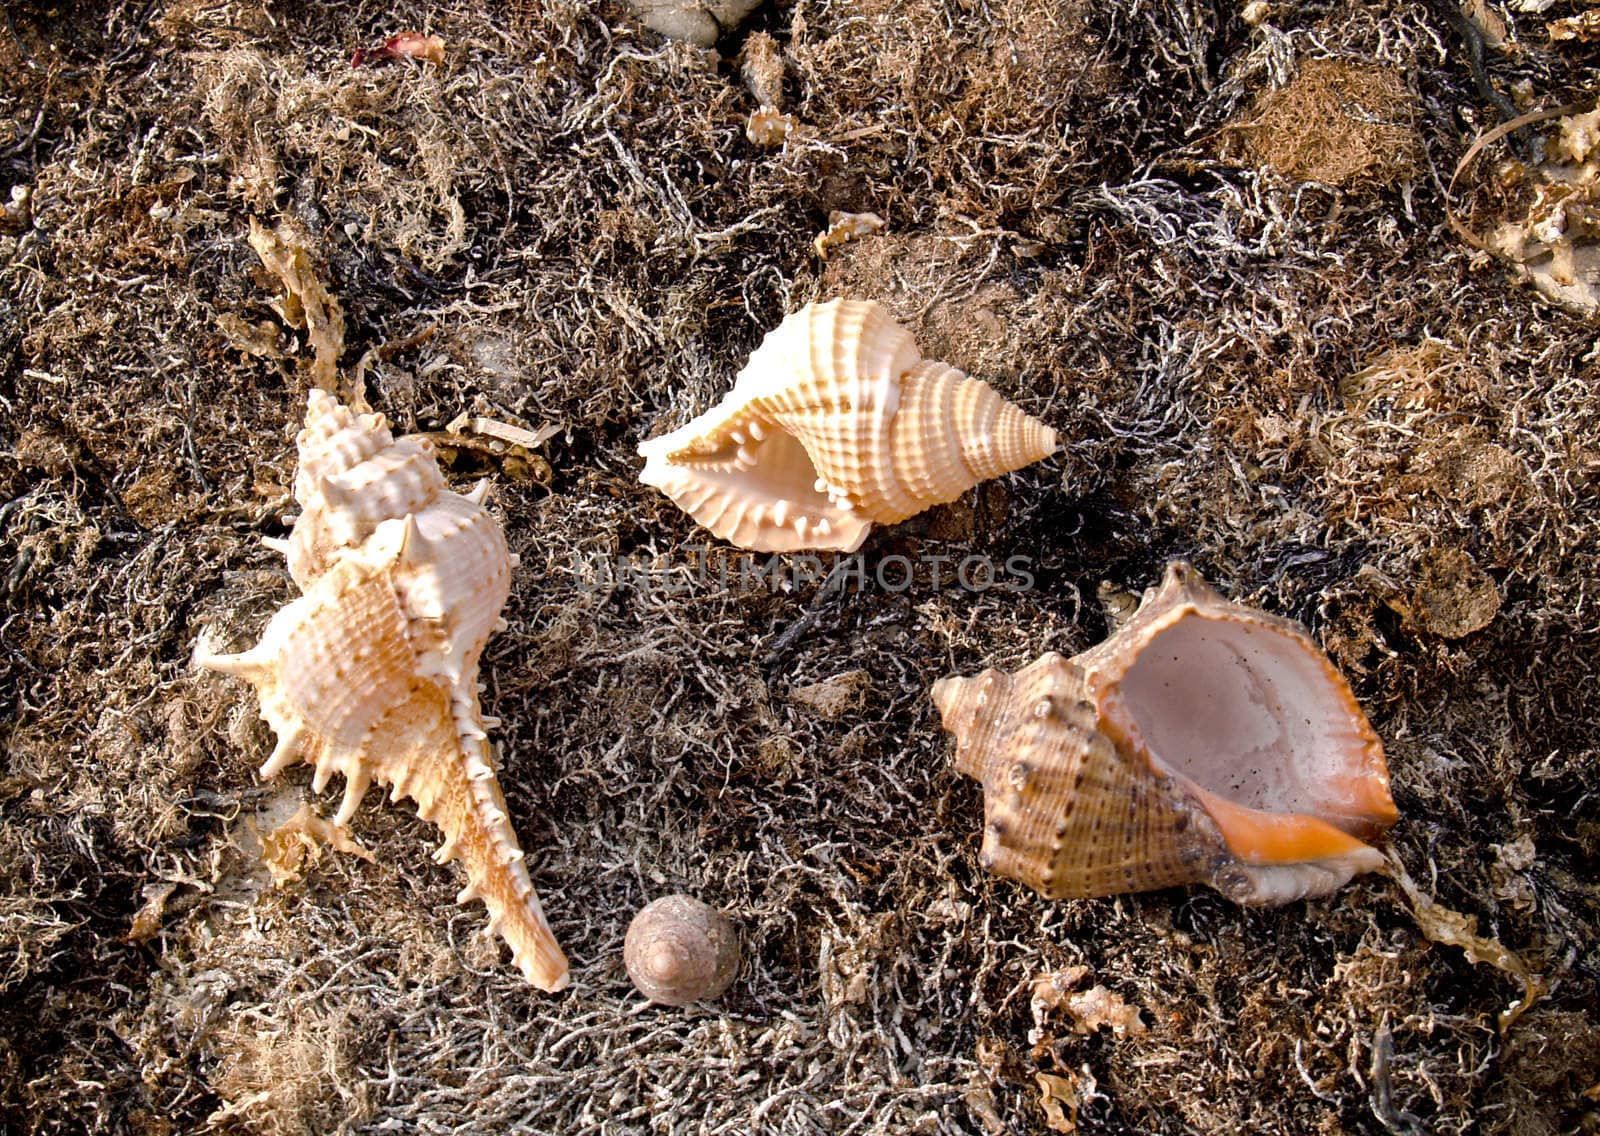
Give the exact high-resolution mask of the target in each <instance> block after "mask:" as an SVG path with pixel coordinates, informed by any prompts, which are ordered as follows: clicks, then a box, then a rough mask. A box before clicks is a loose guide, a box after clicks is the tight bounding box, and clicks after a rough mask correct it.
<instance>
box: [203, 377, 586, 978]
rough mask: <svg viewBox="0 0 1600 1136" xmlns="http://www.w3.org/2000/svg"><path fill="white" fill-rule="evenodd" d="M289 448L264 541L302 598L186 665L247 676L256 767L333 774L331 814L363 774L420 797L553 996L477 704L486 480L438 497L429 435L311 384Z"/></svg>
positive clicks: (464, 895) (551, 944)
mask: <svg viewBox="0 0 1600 1136" xmlns="http://www.w3.org/2000/svg"><path fill="white" fill-rule="evenodd" d="M299 447H300V467H299V470H298V473H297V476H296V479H295V496H296V498H297V499H298V501H299V503H300V505H301V507H302V509H303V512H302V513H301V515H300V518H299V520H297V521H296V522H295V526H294V530H293V532H292V533H291V534H290V537H289V539H288V540H287V541H286V542H278V543H277V544H276V545H275V547H278V548H280V549H281V550H282V551H284V553H285V554H286V556H287V558H288V561H289V567H290V572H291V574H292V575H293V576H294V578H295V581H296V582H297V583H298V584H299V585H300V587H301V588H302V589H303V591H304V594H303V595H301V596H300V598H298V599H296V600H294V601H293V602H291V603H290V604H288V605H287V606H285V607H284V608H282V609H281V610H280V611H278V612H277V614H275V615H274V616H273V617H272V619H271V620H270V621H269V622H268V624H267V627H266V630H265V631H264V632H263V634H262V636H261V641H260V642H259V643H257V644H256V645H255V646H254V647H253V648H251V649H250V650H248V651H245V652H242V653H240V654H233V655H223V654H213V653H211V652H210V651H208V650H207V649H205V648H204V647H203V646H199V645H197V647H196V651H195V661H196V663H198V664H199V665H200V666H202V667H206V668H208V669H211V670H216V671H223V672H225V673H228V674H234V675H238V676H240V677H242V678H245V679H247V680H249V681H250V683H251V684H252V685H254V686H255V688H256V692H257V695H258V696H259V698H260V703H261V716H262V717H263V718H264V719H266V721H267V722H268V723H269V724H271V726H272V728H273V730H274V731H275V732H276V734H277V736H278V744H277V748H276V749H275V750H274V751H273V753H272V756H271V758H269V759H268V760H267V763H266V764H265V765H264V766H262V769H261V775H262V776H263V777H271V776H274V775H276V774H277V773H279V772H281V771H282V770H284V769H286V768H287V767H288V766H290V765H291V764H293V763H295V762H296V761H305V762H307V763H309V764H312V765H314V766H316V770H317V771H316V776H315V778H314V779H313V785H314V787H315V788H316V790H317V791H318V792H321V791H322V789H323V788H324V787H325V786H326V785H327V783H328V781H329V779H330V778H331V777H332V776H333V774H335V773H340V774H343V775H344V778H345V795H344V802H343V804H342V805H341V806H340V808H339V813H338V816H337V817H336V818H335V820H336V823H338V824H345V823H348V822H349V820H350V818H351V817H352V816H354V815H355V811H356V809H357V807H358V806H359V805H360V803H361V800H362V797H363V796H364V795H365V793H366V791H367V788H368V787H369V786H370V785H371V784H372V783H373V782H377V783H378V784H379V785H381V786H385V787H387V788H388V789H389V790H390V796H391V799H393V800H398V799H399V798H401V797H410V798H411V799H412V800H414V801H416V803H417V812H418V813H419V814H420V815H421V816H422V817H423V818H424V819H426V820H429V821H432V822H433V823H434V824H436V825H438V827H439V828H440V829H442V830H443V831H444V834H445V842H444V845H443V847H441V848H440V849H439V851H438V853H437V854H436V856H435V858H436V859H437V860H439V861H440V862H441V863H443V862H447V861H449V860H452V859H460V860H461V861H462V863H463V865H464V866H465V868H466V872H467V886H466V888H465V889H463V890H462V892H461V895H460V897H459V900H460V902H462V903H465V902H467V901H468V900H470V899H473V898H479V899H482V900H483V901H484V904H485V905H486V906H487V907H488V909H489V930H490V932H491V933H495V934H499V935H500V936H501V937H502V938H504V939H505V941H506V943H507V944H508V945H509V946H510V947H511V955H512V960H513V961H514V962H515V963H516V964H517V966H518V967H520V968H521V970H522V973H523V974H524V975H525V976H526V977H527V979H528V981H529V982H532V983H533V984H534V985H536V986H538V987H540V988H541V989H544V990H560V989H562V988H563V987H565V986H566V985H567V982H568V972H567V960H566V958H565V956H563V955H562V953H561V948H560V947H559V946H557V945H556V941H555V939H554V937H553V936H552V935H551V933H550V928H549V926H548V925H547V924H546V923H545V918H544V912H543V910H542V909H541V908H540V905H539V898H538V896H537V895H536V894H535V893H534V890H533V882H532V880H531V879H529V877H528V871H527V868H526V867H525V866H524V864H523V852H522V848H521V846H520V845H519V844H518V843H517V836H516V833H515V832H514V831H513V830H512V828H511V822H510V820H509V818H508V815H507V810H506V802H505V798H504V797H503V796H502V795H501V792H500V785H499V782H498V781H497V779H496V776H495V767H494V759H493V754H492V752H491V750H490V747H489V743H488V738H487V730H488V728H489V727H490V726H491V725H493V724H494V723H492V722H491V721H489V720H487V719H485V718H484V716H483V714H482V711H481V710H480V708H479V705H478V685H477V675H478V659H479V656H480V655H481V654H482V652H483V648H484V644H485V643H486V642H487V641H488V638H489V635H490V634H491V633H492V632H493V631H494V630H495V629H496V627H497V625H498V624H499V621H500V609H501V607H503V606H504V604H505V601H506V597H507V594H508V592H509V589H510V582H511V568H512V566H513V559H512V557H511V556H510V554H509V553H508V551H507V549H506V544H505V537H504V535H503V534H502V532H501V530H500V526H499V524H498V523H497V522H496V521H495V519H494V518H493V517H492V516H491V515H490V514H489V513H488V511H487V510H485V509H484V508H483V506H482V504H481V501H482V496H483V489H484V488H486V487H480V489H479V490H478V491H477V492H476V493H475V494H473V495H472V496H461V495H459V494H455V493H451V492H450V491H449V490H447V489H446V488H445V486H444V479H443V477H442V476H440V473H439V469H438V466H437V464H436V463H435V462H434V459H433V455H432V452H431V450H430V449H429V447H428V444H427V443H426V442H423V441H420V440H418V439H408V438H402V439H399V440H396V439H394V438H393V437H392V436H391V435H390V433H389V430H388V428H387V427H386V426H385V424H384V422H383V419H382V418H381V416H378V415H371V414H363V415H357V414H353V413H352V412H351V411H350V410H348V409H347V408H346V407H344V406H341V405H340V404H339V403H338V402H337V401H336V400H335V399H334V398H333V397H332V396H331V395H328V394H326V393H324V392H322V391H320V390H314V391H312V392H311V398H310V405H309V406H308V408H307V411H306V425H305V429H304V430H302V431H301V433H300V438H299Z"/></svg>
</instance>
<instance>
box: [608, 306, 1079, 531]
mask: <svg viewBox="0 0 1600 1136" xmlns="http://www.w3.org/2000/svg"><path fill="white" fill-rule="evenodd" d="M1055 448H1056V434H1055V431H1054V430H1052V429H1050V428H1049V427H1048V426H1046V425H1044V423H1042V422H1040V421H1038V420H1037V419H1035V418H1031V417H1029V416H1028V415H1027V414H1024V413H1023V412H1022V410H1021V409H1020V408H1018V407H1016V406H1014V405H1012V404H1011V403H1009V402H1007V401H1006V400H1005V399H1003V398H1001V397H1000V395H998V394H997V393H996V392H995V391H994V389H993V388H992V387H990V386H989V385H988V384H987V383H985V382H983V381H981V380H979V379H972V378H968V377H967V376H966V375H964V374H963V373H962V372H960V371H958V370H956V369H955V368H954V367H950V366H947V365H946V364H944V363H938V362H934V361H933V360H926V359H923V358H922V357H921V355H920V354H919V353H918V351H917V348H916V344H915V343H913V342H912V339H911V333H910V332H908V331H906V329H905V328H903V327H901V326H900V325H899V324H897V323H895V322H894V321H893V320H892V319H890V318H889V314H888V312H886V311H885V310H884V309H883V308H882V307H880V306H879V305H878V304H876V303H872V302H870V301H856V300H831V301H829V302H827V303H823V304H810V305H808V306H806V307H804V308H802V309H801V310H800V311H798V312H796V313H795V314H794V315H792V316H790V317H789V318H788V319H786V320H784V321H783V323H781V324H780V325H778V327H777V328H776V329H775V330H774V331H772V332H771V333H770V334H769V335H768V336H767V337H766V339H765V340H764V341H763V342H762V344H761V346H760V347H759V348H758V349H757V350H756V352H755V354H753V355H751V356H750V361H749V362H748V363H747V364H746V365H745V367H744V369H743V370H742V371H740V372H739V377H738V379H737V380H736V381H735V383H734V387H733V390H732V391H731V392H730V393H729V394H728V396H727V397H726V398H724V399H723V400H722V402H721V403H719V404H718V405H717V406H715V407H713V408H712V409H711V410H709V411H707V412H706V413H704V414H702V415H700V417H698V418H696V419H695V420H694V421H692V422H690V423H688V424H687V425H685V426H683V427H681V428H680V429H678V430H675V431H673V432H672V433H670V434H665V435H662V436H661V437H658V438H652V439H651V440H650V441H648V442H645V443H643V444H642V445H641V446H640V447H639V453H640V454H641V455H643V456H644V459H645V466H644V471H643V472H642V473H641V474H640V475H639V476H640V480H642V481H643V482H644V483H645V484H646V485H653V486H655V487H656V488H658V489H660V490H661V491H662V492H664V493H666V494H667V496H669V497H671V498H672V500H673V501H674V502H676V503H677V504H678V506H679V507H680V508H682V509H683V510H684V511H686V512H687V513H689V514H690V515H691V516H693V517H694V519H695V520H697V521H699V522H700V523H701V524H702V525H704V526H705V527H706V528H708V529H710V530H711V531H712V532H713V533H714V534H715V535H717V536H719V537H721V538H722V539H724V540H727V541H730V542H732V543H733V544H736V545H739V546H740V547H742V548H748V549H753V550H756V551H761V552H783V551H790V550H794V549H800V548H817V549H833V550H837V551H841V552H854V551H855V550H856V549H857V548H860V547H861V543H862V541H864V540H865V539H866V537H867V532H868V530H869V529H870V528H871V527H872V525H873V524H874V523H883V524H891V523H894V522H897V521H903V520H905V519H906V518H907V517H909V516H912V515H913V514H915V513H920V512H922V511H923V510H924V509H927V508H929V507H931V506H933V505H938V504H942V503H944V502H946V501H954V500H955V499H956V498H957V497H959V496H961V494H963V493H965V492H966V491H967V490H968V489H970V488H971V487H972V486H974V485H976V484H977V483H978V482H980V481H983V480H985V479H987V478H991V477H998V476H1000V475H1001V474H1002V473H1007V472H1009V471H1011V470H1014V469H1019V468H1021V467H1022V466H1024V465H1027V464H1029V463H1030V462H1035V461H1038V460H1039V459H1040V458H1043V457H1046V456H1048V455H1049V454H1051V453H1053V452H1054V451H1055ZM778 502H783V503H784V505H785V508H784V510H783V520H781V521H778V520H774V519H773V510H772V506H773V505H775V504H776V503H778Z"/></svg>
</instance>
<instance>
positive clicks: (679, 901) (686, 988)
mask: <svg viewBox="0 0 1600 1136" xmlns="http://www.w3.org/2000/svg"><path fill="white" fill-rule="evenodd" d="M622 956H623V961H624V963H625V964H626V966H627V969H628V977H629V978H631V979H632V980H633V984H634V986H636V987H637V988H638V990H639V992H640V993H641V994H643V995H644V996H645V997H647V998H649V999H650V1000H651V1001H652V1002H660V1003H662V1004H663V1005H667V1006H687V1005H689V1003H691V1002H700V1001H709V1000H711V999H713V998H716V997H717V996H718V995H720V994H721V993H722V992H723V991H724V990H726V989H727V988H728V987H729V986H730V985H731V984H732V983H733V980H734V977H735V976H736V975H737V974H738V972H739V932H738V929H737V928H736V927H734V925H733V921H732V920H730V919H729V918H728V917H727V916H726V915H723V914H722V913H721V912H720V911H718V910H716V909H715V908H714V907H711V906H709V905H707V904H705V903H702V902H701V901H700V900H698V899H695V898H694V897H692V896H687V895H668V896H663V897H662V898H661V899H658V900H655V901H654V902H652V903H649V904H647V905H646V906H645V907H644V908H643V909H642V910H640V912H639V913H638V914H637V915H635V916H634V917H633V921H632V922H631V923H629V924H628V933H627V936H626V937H625V939H624V941H623V947H622Z"/></svg>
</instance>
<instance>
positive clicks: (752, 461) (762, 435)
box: [639, 400, 873, 553]
mask: <svg viewBox="0 0 1600 1136" xmlns="http://www.w3.org/2000/svg"><path fill="white" fill-rule="evenodd" d="M726 406H727V400H724V403H723V404H722V405H720V406H717V407H714V408H712V409H711V410H710V411H708V412H706V414H704V415H701V416H700V417H699V418H696V419H694V420H693V421H691V422H689V423H687V424H685V425H684V426H682V427H680V428H679V429H677V430H674V431H672V432H671V433H669V434H663V435H661V436H659V437H656V438H651V439H650V440H649V441H646V442H642V443H640V445H639V454H640V455H641V456H642V457H643V458H644V459H645V464H644V469H643V470H642V471H641V472H640V474H639V480H640V481H641V482H643V483H644V484H646V485H650V486H653V487H655V488H657V489H659V490H661V491H662V492H663V493H665V494H666V495H667V496H668V497H669V498H671V499H672V501H673V502H674V503H675V504H677V505H678V506H679V507H680V508H682V509H684V511H685V512H687V513H689V515H690V516H692V517H693V518H694V519H695V520H696V521H697V522H699V523H700V524H701V525H703V526H705V527H706V528H707V529H710V530H711V532H712V533H713V534H714V535H716V536H718V537H721V538H722V539H724V540H729V541H731V542H733V543H734V544H737V545H739V546H740V547H743V548H746V549H749V550H751V551H753V552H795V551H799V550H802V549H820V550H825V551H834V552H844V553H850V552H855V551H856V550H857V549H859V548H860V547H861V545H862V544H863V543H865V541H866V539H867V534H868V532H869V531H870V530H871V528H872V523H873V522H872V519H871V518H869V517H867V516H864V515H863V514H861V513H860V512H858V511H857V509H856V508H855V505H854V503H853V502H852V501H851V499H850V498H849V496H848V495H847V494H845V493H844V491H843V490H840V489H838V488H836V487H834V486H830V485H828V484H826V483H825V482H824V481H823V480H822V479H821V478H820V477H819V476H818V473H817V469H816V466H815V464H814V463H813V462H812V459H811V456H810V454H809V453H808V452H807V451H806V449H805V447H804V445H803V444H802V443H801V442H800V440H799V439H798V438H796V437H795V436H794V435H793V434H791V433H790V432H789V431H787V430H785V429H784V428H783V427H782V426H780V425H778V424H777V423H776V422H773V421H772V420H771V419H767V418H764V417H762V416H761V415H758V414H751V413H748V412H744V413H734V414H729V413H727V412H726V410H725V407H726Z"/></svg>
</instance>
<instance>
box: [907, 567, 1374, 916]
mask: <svg viewBox="0 0 1600 1136" xmlns="http://www.w3.org/2000/svg"><path fill="white" fill-rule="evenodd" d="M933 699H934V702H935V703H936V704H937V705H938V707H939V713H940V714H941V716H942V717H943V719H944V726H945V728H946V729H947V730H949V731H951V732H952V733H954V734H955V736H956V741H957V748H956V759H955V760H956V768H957V769H959V770H960V771H961V772H963V773H965V774H967V775H968V776H971V777H975V778H977V779H979V780H980V781H982V782H983V786H984V820H985V830H984V839H983V851H982V854H981V859H982V861H983V863H984V866H985V867H988V868H992V869H993V870H994V871H996V872H998V873H1000V874H1001V875H1005V876H1010V877H1012V878H1014V879H1018V880H1021V881H1022V882H1023V883H1026V884H1028V885H1029V886H1030V887H1032V888H1034V889H1035V890H1037V891H1039V892H1041V893H1042V894H1044V895H1048V896H1052V897H1060V896H1078V897H1085V896H1102V895H1115V894H1119V893H1121V892H1131V891H1144V890H1148V889H1152V888H1162V887H1171V886H1174V885H1178V884H1187V883H1208V884H1210V885H1211V886H1212V887H1215V888H1216V889H1217V890H1218V891H1221V892H1222V893H1223V894H1224V895H1227V896H1228V897H1229V898H1231V899H1233V900H1236V901H1237V902H1240V903H1250V904H1277V903H1287V902H1289V901H1291V900H1295V899H1300V898H1303V897H1306V896H1319V895H1326V894H1328V893H1329V892H1332V891H1334V890H1335V889H1337V888H1339V887H1342V886H1343V885H1344V884H1345V883H1346V882H1347V881H1348V880H1349V879H1350V878H1351V877H1352V876H1354V875H1355V874H1357V873H1358V872H1369V871H1372V870H1374V869H1375V868H1377V867H1378V866H1379V865H1380V864H1381V863H1382V860H1383V857H1382V854H1381V853H1379V852H1378V850H1377V849H1375V848H1372V847H1370V846H1369V845H1368V844H1366V843H1365V841H1366V840H1368V839H1371V838H1373V837H1375V836H1376V835H1378V834H1379V833H1381V832H1382V831H1383V830H1384V829H1386V828H1388V827H1389V826H1390V825H1391V824H1393V823H1394V822H1395V820H1396V819H1397V818H1398V814H1397V813H1396V811H1395V807H1394V801H1393V799H1392V798H1391V797H1390V795H1389V774H1388V769H1387V767H1386V766H1385V764H1384V760H1383V746H1382V744H1381V743H1380V742H1379V741H1378V738H1377V735H1376V734H1374V733H1373V732H1372V727H1371V726H1370V725H1369V724H1368V723H1367V719H1366V716H1365V715H1364V714H1363V713H1362V712H1361V708H1360V707H1359V706H1358V705H1357V704H1356V700H1355V696H1354V695H1353V694H1352V693H1351V691H1350V687H1349V685H1348V684H1347V683H1346V682H1345V681H1344V678H1343V676H1341V675H1340V674H1339V672H1338V671H1337V670H1336V669H1335V668H1334V666H1333V664H1332V663H1331V662H1329V661H1328V658H1327V656H1325V655H1324V654H1323V653H1322V652H1321V651H1320V650H1318V649H1317V646H1316V644H1315V643H1313V642H1312V641H1311V638H1310V636H1309V635H1307V633H1306V631H1305V629H1304V628H1303V627H1301V626H1300V625H1299V624H1297V623H1294V622H1292V621H1290V620H1287V619H1280V618H1278V617H1276V616H1271V615H1267V614H1265V613H1263V612H1260V611H1256V610H1254V609H1252V608H1248V607H1245V606H1243V605H1241V604H1235V603H1230V602H1228V601H1227V600H1225V599H1223V598H1222V597H1221V596H1220V595H1218V594H1217V593H1216V592H1215V591H1214V590H1212V588H1211V587H1210V586H1209V585H1207V584H1206V582H1205V581H1204V580H1202V579H1201V578H1200V577H1199V575H1198V574H1197V573H1195V572H1194V571H1193V570H1192V569H1191V568H1190V567H1189V566H1188V565H1187V564H1182V563H1178V564H1173V565H1172V566H1170V567H1169V568H1168V569H1167V575H1166V579H1165V581H1164V582H1163V583H1162V585H1161V587H1160V588H1159V589H1152V590H1151V591H1150V592H1147V593H1146V595H1145V598H1144V601H1143V603H1142V604H1141V605H1140V607H1139V610H1138V611H1137V612H1136V613H1135V614H1134V615H1133V616H1132V618H1131V619H1130V620H1129V621H1128V622H1127V623H1126V624H1125V625H1124V626H1123V627H1122V628H1121V629H1119V630H1118V631H1117V633H1116V634H1114V635H1112V636H1111V637H1110V638H1109V639H1107V640H1106V641H1105V642H1103V643H1101V644H1100V645H1099V646H1096V647H1094V648H1092V649H1090V650H1088V651H1085V652H1084V653H1083V654H1081V655H1078V656H1077V657H1075V658H1073V659H1070V660H1069V659H1065V658H1062V657H1061V656H1060V655H1057V654H1054V653H1051V654H1047V655H1044V656H1043V657H1041V658H1040V659H1038V660H1037V661H1036V662H1034V663H1033V664H1031V665H1030V666H1027V667H1024V668H1023V669H1022V670H1020V671H1017V672H1016V673H1015V674H1007V673H1005V672H1003V671H998V670H987V671H984V672H983V673H982V674H980V675H977V676H975V677H973V678H947V679H944V680H942V681H940V682H938V683H936V684H935V685H934V688H933Z"/></svg>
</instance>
